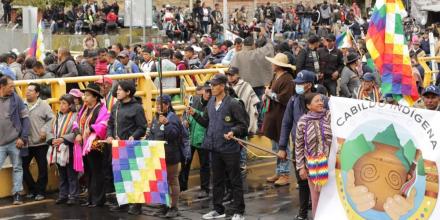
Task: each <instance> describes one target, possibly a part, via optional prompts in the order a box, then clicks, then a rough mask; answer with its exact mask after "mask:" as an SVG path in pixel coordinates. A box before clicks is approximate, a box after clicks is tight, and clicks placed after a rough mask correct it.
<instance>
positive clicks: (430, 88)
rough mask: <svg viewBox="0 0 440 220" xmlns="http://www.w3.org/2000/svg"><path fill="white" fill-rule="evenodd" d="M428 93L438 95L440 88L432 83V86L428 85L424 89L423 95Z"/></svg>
mask: <svg viewBox="0 0 440 220" xmlns="http://www.w3.org/2000/svg"><path fill="white" fill-rule="evenodd" d="M428 93H432V94H435V95H437V96H440V89H439V88H438V87H437V86H434V85H430V86H428V87H426V89H425V90H423V93H422V95H423V96H424V95H426V94H428Z"/></svg>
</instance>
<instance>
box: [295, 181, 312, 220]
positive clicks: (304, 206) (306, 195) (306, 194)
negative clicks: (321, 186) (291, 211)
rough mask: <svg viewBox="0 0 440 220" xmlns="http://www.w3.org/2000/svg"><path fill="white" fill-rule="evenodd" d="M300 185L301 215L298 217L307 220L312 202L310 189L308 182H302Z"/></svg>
mask: <svg viewBox="0 0 440 220" xmlns="http://www.w3.org/2000/svg"><path fill="white" fill-rule="evenodd" d="M298 185H299V213H298V216H300V217H303V218H304V219H306V218H307V212H308V209H309V201H310V189H309V185H308V182H307V180H301V181H299V182H298Z"/></svg>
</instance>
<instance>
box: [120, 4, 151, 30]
mask: <svg viewBox="0 0 440 220" xmlns="http://www.w3.org/2000/svg"><path fill="white" fill-rule="evenodd" d="M131 18H133V23H132V21H131ZM124 26H126V27H129V26H133V27H143V26H146V27H151V26H153V1H152V0H125V11H124Z"/></svg>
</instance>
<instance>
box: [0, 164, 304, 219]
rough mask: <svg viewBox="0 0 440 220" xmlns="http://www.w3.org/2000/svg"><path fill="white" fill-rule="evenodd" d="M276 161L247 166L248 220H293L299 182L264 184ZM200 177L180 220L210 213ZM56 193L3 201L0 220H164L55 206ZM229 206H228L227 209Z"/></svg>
mask: <svg viewBox="0 0 440 220" xmlns="http://www.w3.org/2000/svg"><path fill="white" fill-rule="evenodd" d="M274 165H275V164H274V161H273V159H264V160H259V161H253V162H252V164H249V165H248V173H247V178H246V179H247V181H246V184H245V192H246V194H245V203H246V213H245V217H246V219H248V220H254V219H255V220H256V219H258V220H260V219H261V220H275V219H276V220H292V219H293V218H294V216H295V215H296V214H297V209H298V208H297V207H298V192H297V190H296V180H295V179H294V177H291V185H290V186H285V187H274V186H273V185H271V184H267V183H265V178H266V177H268V176H270V175H272V172H273V171H274ZM197 179H198V175H197V173H196V172H193V173H192V177H191V183H192V185H193V187H192V188H191V189H190V190H188V191H186V192H184V193H182V194H181V199H180V204H179V205H180V207H179V210H180V213H181V216H180V217H178V218H176V219H178V220H193V219H201V216H202V215H203V214H205V213H207V212H209V211H210V210H211V207H212V202H211V198H207V199H197V193H198V192H199V189H200V188H199V187H197V186H196V184H198V183H197ZM56 196H57V195H56V193H53V194H51V195H50V196H49V198H48V199H46V200H44V201H41V202H34V201H28V202H26V203H25V204H24V205H21V206H12V205H11V203H10V198H8V199H3V200H1V201H0V220H12V219H13V220H18V219H20V220H21V219H23V220H24V219H26V220H27V219H92V220H95V219H105V220H110V219H152V220H154V219H161V218H158V217H154V216H151V213H152V212H153V211H154V210H155V208H154V207H150V206H148V207H147V206H144V207H143V213H142V215H140V216H130V215H128V214H126V213H111V212H109V211H108V208H107V207H97V208H93V209H90V208H84V207H80V206H66V205H55V199H56ZM227 207H228V204H227V203H226V208H227Z"/></svg>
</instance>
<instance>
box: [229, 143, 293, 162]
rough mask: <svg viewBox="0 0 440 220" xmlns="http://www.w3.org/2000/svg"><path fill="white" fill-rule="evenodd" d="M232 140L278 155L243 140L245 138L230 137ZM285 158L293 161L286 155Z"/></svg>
mask: <svg viewBox="0 0 440 220" xmlns="http://www.w3.org/2000/svg"><path fill="white" fill-rule="evenodd" d="M232 140H235V141H237V142H238V143H239V144H241V143H243V144H245V145H248V146H251V147H253V148H256V149H258V150H261V151H264V152H266V153H268V154H271V155H274V156H276V157H278V154H276V153H274V152H272V151H270V150H266V149H264V148H262V147H259V146H257V145H255V144H253V143H251V142H248V141H245V140H243V139H240V138H236V137H232ZM286 160H289V161H292V162H295V161H294V160H292V159H290V158H289V157H286Z"/></svg>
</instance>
